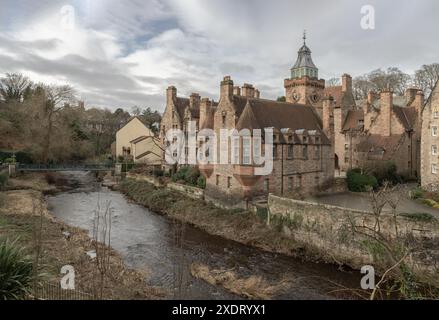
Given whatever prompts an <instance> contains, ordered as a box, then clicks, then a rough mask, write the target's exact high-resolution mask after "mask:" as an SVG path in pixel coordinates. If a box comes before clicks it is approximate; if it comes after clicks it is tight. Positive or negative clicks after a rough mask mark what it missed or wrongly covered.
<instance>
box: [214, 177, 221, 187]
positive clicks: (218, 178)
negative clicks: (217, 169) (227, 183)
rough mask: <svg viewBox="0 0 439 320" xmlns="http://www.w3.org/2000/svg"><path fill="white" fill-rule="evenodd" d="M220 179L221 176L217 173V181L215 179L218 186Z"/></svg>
mask: <svg viewBox="0 0 439 320" xmlns="http://www.w3.org/2000/svg"><path fill="white" fill-rule="evenodd" d="M219 180H220V176H219V174H217V175H216V181H215V184H216V185H217V186H219Z"/></svg>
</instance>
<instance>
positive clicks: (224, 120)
mask: <svg viewBox="0 0 439 320" xmlns="http://www.w3.org/2000/svg"><path fill="white" fill-rule="evenodd" d="M222 121H223V128H224V127H225V126H226V115H225V114H224V113H223V119H222Z"/></svg>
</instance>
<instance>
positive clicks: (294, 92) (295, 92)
mask: <svg viewBox="0 0 439 320" xmlns="http://www.w3.org/2000/svg"><path fill="white" fill-rule="evenodd" d="M301 97H302V96H301V95H300V93H299V92H297V91H293V94H292V98H293V101H296V102H297V101H299V100H300V98H301Z"/></svg>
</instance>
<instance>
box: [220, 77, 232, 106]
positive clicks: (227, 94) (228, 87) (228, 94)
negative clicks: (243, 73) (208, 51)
mask: <svg viewBox="0 0 439 320" xmlns="http://www.w3.org/2000/svg"><path fill="white" fill-rule="evenodd" d="M232 96H233V80H232V78H231V77H230V76H226V77H224V80H223V81H221V99H228V100H230V99H231V98H232Z"/></svg>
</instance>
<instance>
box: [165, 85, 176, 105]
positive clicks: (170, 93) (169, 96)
mask: <svg viewBox="0 0 439 320" xmlns="http://www.w3.org/2000/svg"><path fill="white" fill-rule="evenodd" d="M176 98H177V88H176V87H174V86H170V87H169V88H168V89H167V90H166V101H167V103H168V104H169V103H170V102H171V101H175V99H176Z"/></svg>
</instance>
